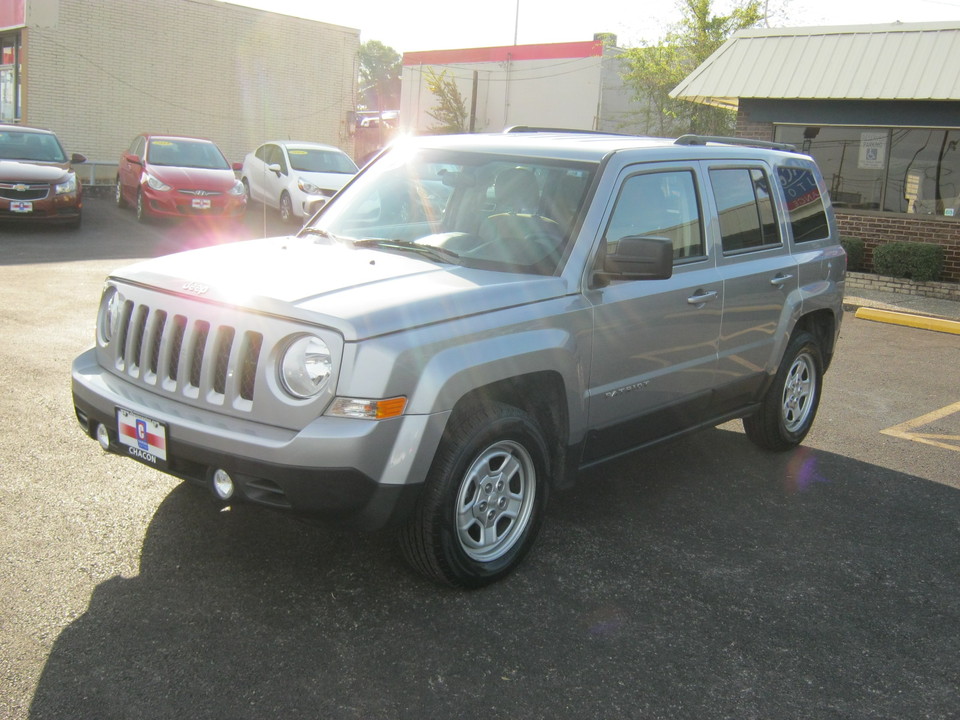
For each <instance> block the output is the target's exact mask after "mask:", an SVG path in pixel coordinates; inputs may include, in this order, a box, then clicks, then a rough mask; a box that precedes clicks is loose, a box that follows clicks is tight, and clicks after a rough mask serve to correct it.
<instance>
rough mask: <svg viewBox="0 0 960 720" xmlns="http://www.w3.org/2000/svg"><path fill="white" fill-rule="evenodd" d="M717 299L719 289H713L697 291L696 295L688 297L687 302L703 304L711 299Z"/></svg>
mask: <svg viewBox="0 0 960 720" xmlns="http://www.w3.org/2000/svg"><path fill="white" fill-rule="evenodd" d="M716 299H717V291H716V290H711V291H710V292H697V293H696V294H695V295H691V296H690V297H688V298H687V302H688V303H690V304H691V305H703V304H704V303H707V302H710V301H711V300H716Z"/></svg>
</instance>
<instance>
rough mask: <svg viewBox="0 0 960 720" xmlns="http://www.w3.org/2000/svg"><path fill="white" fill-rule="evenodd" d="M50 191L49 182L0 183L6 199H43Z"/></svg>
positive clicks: (0, 193)
mask: <svg viewBox="0 0 960 720" xmlns="http://www.w3.org/2000/svg"><path fill="white" fill-rule="evenodd" d="M49 192H50V186H49V185H48V184H47V183H0V198H3V199H4V200H43V199H44V198H45V197H47V194H48V193H49Z"/></svg>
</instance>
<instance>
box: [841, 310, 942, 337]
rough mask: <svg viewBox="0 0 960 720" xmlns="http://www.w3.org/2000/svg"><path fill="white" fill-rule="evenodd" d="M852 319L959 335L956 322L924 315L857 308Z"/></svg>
mask: <svg viewBox="0 0 960 720" xmlns="http://www.w3.org/2000/svg"><path fill="white" fill-rule="evenodd" d="M854 317H857V318H860V319H861V320H873V321H874V322H883V323H889V324H891V325H904V326H906V327H914V328H920V329H922V330H934V331H936V332H943V333H951V334H953V335H960V322H957V321H956V320H944V319H943V318H936V317H929V316H926V315H913V314H911V313H902V312H894V311H893V310H878V309H877V308H869V307H861V308H859V309H858V310H857V311H856V313H855V315H854Z"/></svg>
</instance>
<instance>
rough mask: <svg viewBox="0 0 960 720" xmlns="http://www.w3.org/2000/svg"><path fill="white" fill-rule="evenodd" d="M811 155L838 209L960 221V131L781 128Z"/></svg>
mask: <svg viewBox="0 0 960 720" xmlns="http://www.w3.org/2000/svg"><path fill="white" fill-rule="evenodd" d="M776 139H777V140H779V141H781V142H788V143H792V144H794V145H796V146H797V147H800V148H802V149H803V150H804V152H807V153H810V154H811V155H812V156H813V157H814V159H816V161H817V163H818V164H819V165H820V169H821V171H822V172H823V176H824V179H825V180H826V183H827V189H828V190H829V193H830V198H831V200H832V201H833V204H834V205H835V206H836V207H838V208H859V209H864V210H883V211H885V212H894V213H907V214H912V215H940V216H944V217H960V149H958V145H960V130H958V129H951V128H877V127H831V126H823V127H813V126H806V127H804V126H798V125H779V126H777V128H776Z"/></svg>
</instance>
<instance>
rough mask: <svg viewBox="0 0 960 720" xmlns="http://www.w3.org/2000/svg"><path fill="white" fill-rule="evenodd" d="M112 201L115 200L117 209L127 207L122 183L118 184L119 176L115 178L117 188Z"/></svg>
mask: <svg viewBox="0 0 960 720" xmlns="http://www.w3.org/2000/svg"><path fill="white" fill-rule="evenodd" d="M114 200H116V202H117V207H118V208H125V207H126V206H127V199H126V198H125V197H124V196H123V183H122V182H120V176H119V175H118V176H117V188H116V196H115V197H114Z"/></svg>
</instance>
